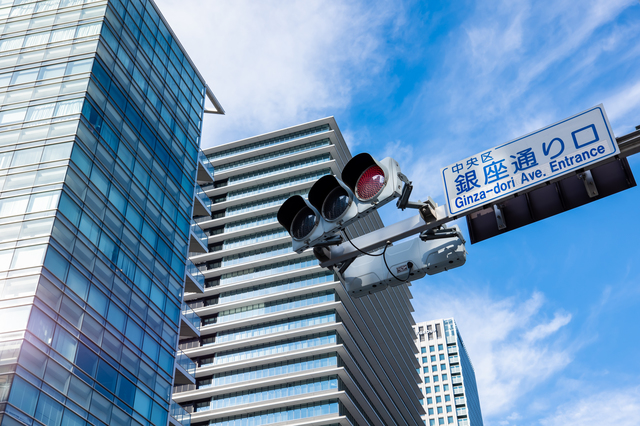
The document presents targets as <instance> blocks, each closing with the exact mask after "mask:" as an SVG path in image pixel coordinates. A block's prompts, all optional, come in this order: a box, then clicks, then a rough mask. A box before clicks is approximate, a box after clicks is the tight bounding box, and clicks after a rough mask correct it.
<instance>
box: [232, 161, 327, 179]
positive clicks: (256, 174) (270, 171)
mask: <svg viewBox="0 0 640 426" xmlns="http://www.w3.org/2000/svg"><path fill="white" fill-rule="evenodd" d="M327 161H331V155H329V154H323V155H318V156H315V157H310V158H304V159H302V160H298V161H293V162H290V163H285V164H279V165H277V166H273V167H269V168H266V169H261V170H257V171H253V172H249V173H244V174H241V175H235V176H232V177H230V178H229V184H230V185H231V184H238V183H241V182H246V181H249V180H253V179H258V178H263V177H267V176H271V175H275V174H279V173H284V172H287V171H291V170H298V169H301V168H304V167H308V166H312V165H314V164H320V163H326V162H327Z"/></svg>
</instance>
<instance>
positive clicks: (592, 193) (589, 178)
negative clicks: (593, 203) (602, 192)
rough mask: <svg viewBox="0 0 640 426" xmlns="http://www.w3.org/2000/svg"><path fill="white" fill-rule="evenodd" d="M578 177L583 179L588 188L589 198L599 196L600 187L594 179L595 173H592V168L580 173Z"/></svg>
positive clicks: (585, 186)
mask: <svg viewBox="0 0 640 426" xmlns="http://www.w3.org/2000/svg"><path fill="white" fill-rule="evenodd" d="M578 179H580V180H582V182H583V183H584V188H585V189H586V190H587V194H589V198H594V197H597V196H598V187H596V183H595V182H594V180H593V175H592V174H591V170H587V171H585V172H582V173H578Z"/></svg>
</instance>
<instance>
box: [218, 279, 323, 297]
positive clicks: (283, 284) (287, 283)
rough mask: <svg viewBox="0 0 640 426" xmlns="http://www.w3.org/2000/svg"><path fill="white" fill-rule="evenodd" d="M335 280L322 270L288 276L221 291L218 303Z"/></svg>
mask: <svg viewBox="0 0 640 426" xmlns="http://www.w3.org/2000/svg"><path fill="white" fill-rule="evenodd" d="M332 281H335V277H334V276H333V273H332V272H322V273H319V274H312V275H303V276H301V277H296V278H289V279H287V280H280V281H275V282H271V283H268V284H262V285H259V286H254V287H248V288H244V289H241V290H235V291H231V292H226V293H221V294H220V296H219V300H218V303H229V302H234V301H236V300H243V299H251V298H253V297H258V296H266V295H268V294H274V293H280V292H283V291H291V290H295V289H298V288H303V287H308V286H312V285H316V284H321V283H328V282H332Z"/></svg>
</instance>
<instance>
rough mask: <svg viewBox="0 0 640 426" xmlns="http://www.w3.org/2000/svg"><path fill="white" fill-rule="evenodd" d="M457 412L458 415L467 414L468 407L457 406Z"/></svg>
mask: <svg viewBox="0 0 640 426" xmlns="http://www.w3.org/2000/svg"><path fill="white" fill-rule="evenodd" d="M456 414H457V415H458V416H466V415H467V409H466V408H456Z"/></svg>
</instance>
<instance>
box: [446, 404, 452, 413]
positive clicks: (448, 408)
mask: <svg viewBox="0 0 640 426" xmlns="http://www.w3.org/2000/svg"><path fill="white" fill-rule="evenodd" d="M451 412H453V409H452V408H451V406H450V405H447V413H451Z"/></svg>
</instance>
